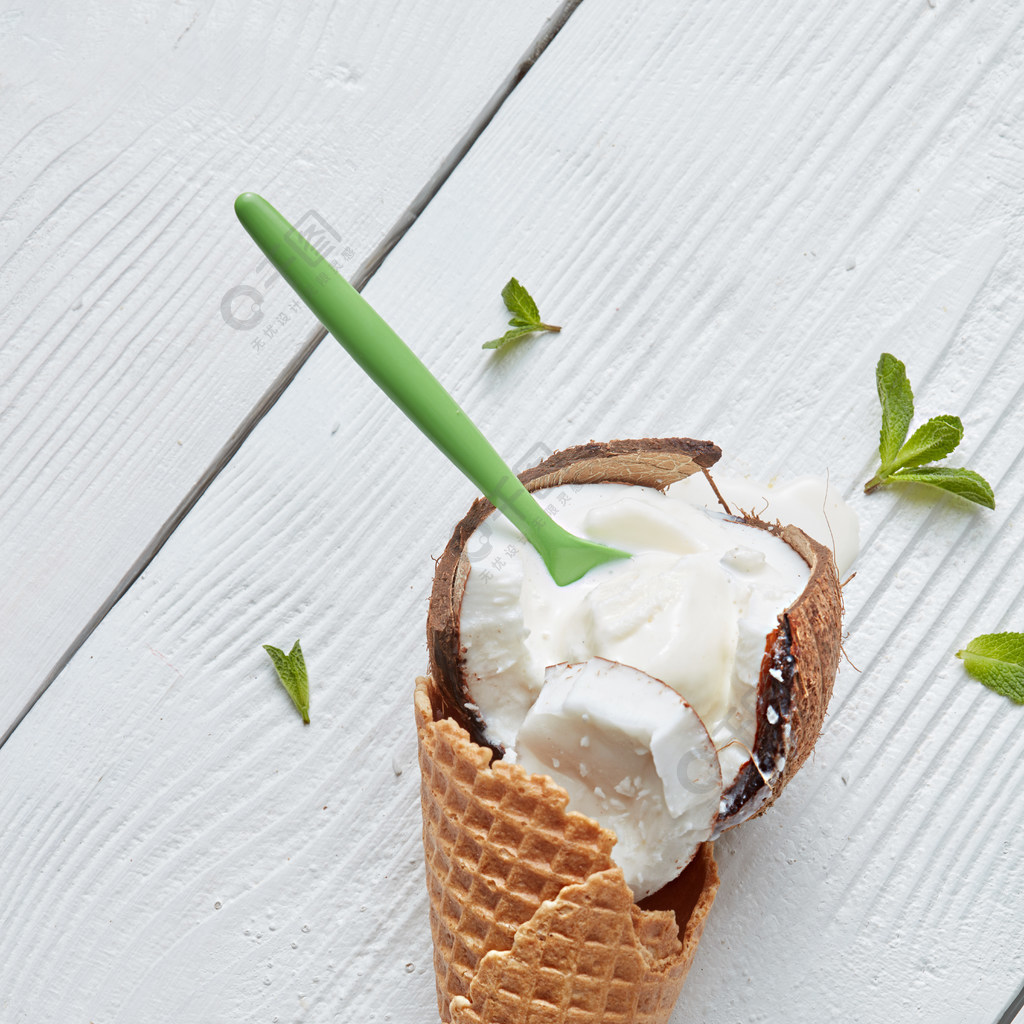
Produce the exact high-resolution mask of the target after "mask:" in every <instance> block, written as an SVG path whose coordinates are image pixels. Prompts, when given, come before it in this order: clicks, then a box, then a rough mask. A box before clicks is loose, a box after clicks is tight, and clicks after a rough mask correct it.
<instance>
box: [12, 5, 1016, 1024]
mask: <svg viewBox="0 0 1024 1024" xmlns="http://www.w3.org/2000/svg"><path fill="white" fill-rule="evenodd" d="M0 55H2V57H3V60H2V62H0V153H2V157H0V208H2V211H3V212H2V214H0V479H2V480H3V487H2V489H0V572H2V576H3V580H4V583H5V586H4V589H3V595H2V596H0V641H2V647H0V649H2V651H3V655H4V665H5V671H4V673H3V682H2V684H0V685H2V693H3V701H2V705H0V736H2V737H4V738H5V741H4V742H3V745H2V747H0V827H2V845H0V908H2V927H0V1024H22V1022H25V1024H39V1022H55V1024H56V1022H60V1024H65V1022H82V1024H84V1022H90V1021H91V1022H94V1024H113V1022H118V1024H136V1022H158V1021H174V1022H176V1024H190V1022H196V1024H199V1022H202V1024H208V1022H211V1021H238V1022H242V1021H245V1022H249V1021H254V1022H255V1021H261V1022H262V1021H265V1022H278V1021H280V1022H290V1021H302V1022H317V1024H319V1022H349V1021H351V1022H359V1024H365V1022H372V1021H376V1022H384V1021H393V1022H395V1024H408V1022H424V1024H427V1022H430V1021H434V1020H435V1019H436V1016H435V1007H434V996H433V975H432V970H431V966H430V939H429V931H428V926H427V916H426V896H425V892H424V890H423V882H422V865H421V852H420V847H419V805H418V800H417V786H418V778H417V772H416V768H415V764H414V756H415V743H414V735H413V728H412V714H411V706H410V698H411V686H412V680H413V678H414V676H415V675H417V674H418V673H420V672H421V671H422V670H423V669H424V667H425V650H424V639H423V625H424V615H425V609H426V595H427V592H428V587H429V582H430V576H431V571H432V562H431V556H436V555H437V554H439V552H440V551H441V549H442V547H443V545H444V543H445V541H446V539H447V534H448V532H449V530H450V527H451V525H452V524H453V523H454V521H455V520H456V519H457V518H458V517H459V516H460V515H461V514H462V512H463V511H464V509H465V507H466V506H468V504H469V502H470V501H471V499H472V498H473V496H474V495H473V493H472V489H471V488H470V486H469V485H468V484H467V483H466V482H465V481H464V480H463V479H461V478H460V477H459V475H458V474H457V472H456V471H455V470H454V469H453V468H452V467H451V466H449V465H448V464H447V463H446V462H444V460H443V459H442V457H441V456H440V455H438V454H437V453H436V452H434V450H433V449H432V448H430V447H429V446H428V445H427V444H426V442H424V441H422V440H421V439H420V437H419V436H418V435H417V434H416V433H415V431H414V429H413V428H412V427H411V426H410V425H409V424H408V423H407V422H406V421H405V420H404V419H403V418H402V417H401V415H400V414H399V413H398V412H397V411H395V410H394V409H393V408H391V407H390V406H389V405H388V404H387V403H386V402H385V401H384V400H383V399H382V398H381V396H380V395H379V393H378V392H377V391H376V390H375V388H374V387H373V385H371V384H370V383H369V382H368V381H367V380H366V379H364V378H362V376H361V375H360V373H359V372H358V371H357V370H356V369H355V368H354V366H353V364H352V363H351V361H350V360H349V359H348V357H347V356H346V355H345V354H344V353H343V352H342V351H341V350H340V348H339V347H338V346H337V345H336V344H334V343H333V342H332V341H331V340H330V339H328V340H327V341H323V342H322V343H318V342H319V339H320V332H319V331H318V330H317V326H316V324H315V323H313V321H312V318H311V317H310V315H309V314H308V313H307V312H305V311H304V309H303V308H301V307H299V306H298V305H297V304H296V303H295V302H293V301H292V298H291V295H290V294H289V293H288V290H287V288H286V287H285V286H284V284H283V283H282V282H281V281H280V280H279V279H278V280H275V279H274V277H273V275H272V274H271V273H270V272H269V270H268V267H267V266H266V264H263V263H261V260H260V258H259V256H258V254H257V253H256V251H255V249H254V248H253V246H252V245H251V243H249V242H248V240H247V238H246V237H245V236H244V234H243V233H242V231H241V229H240V228H239V227H238V225H237V223H236V222H235V219H234V216H233V214H232V210H231V201H232V199H233V197H234V195H235V194H236V193H237V192H239V191H242V190H244V189H247V188H252V189H256V190H258V191H261V192H262V193H264V194H265V195H266V196H268V198H270V199H271V200H272V201H274V202H276V203H277V205H279V206H280V207H281V208H282V210H283V211H284V212H285V213H286V214H288V215H289V216H291V217H292V218H293V219H295V220H302V223H303V225H304V226H305V227H307V228H308V229H310V230H315V231H317V232H318V235H319V238H320V240H321V241H322V242H326V243H329V244H331V245H332V246H333V251H332V258H334V259H335V260H336V261H337V263H338V265H339V266H340V267H341V269H342V270H343V272H345V273H346V274H347V275H348V276H349V277H351V278H352V279H353V280H355V281H356V282H357V283H358V284H360V285H365V294H366V295H367V296H368V298H369V299H370V301H371V302H372V303H373V304H374V305H375V306H376V307H377V308H378V309H379V310H380V311H381V312H382V314H383V315H384V316H385V317H386V318H387V319H389V320H390V322H391V323H392V324H393V325H394V326H395V328H396V329H397V330H398V332H399V333H400V334H401V335H402V336H403V337H405V338H407V339H408V340H409V341H410V342H411V343H412V344H413V346H414V348H415V349H416V350H417V351H418V352H419V353H420V354H421V356H422V357H423V358H424V360H425V361H426V362H427V364H428V365H429V366H431V367H432V368H433V369H434V370H435V372H436V373H437V374H438V376H439V377H440V378H441V379H442V381H443V382H445V383H446V384H447V385H448V386H449V388H450V389H451V390H452V391H453V392H454V393H455V395H456V396H457V398H458V399H459V401H461V402H462V403H463V404H464V406H465V407H466V409H467V410H468V411H469V412H470V414H471V415H472V416H473V417H474V418H476V420H477V421H478V422H479V424H480V425H481V427H482V428H483V430H484V431H485V433H487V434H488V435H489V436H490V437H491V439H492V440H493V441H494V443H495V444H496V446H497V447H498V449H499V450H501V451H502V452H504V453H506V454H507V455H508V456H509V458H510V460H512V461H520V462H522V463H524V464H528V463H530V462H535V461H537V460H538V459H539V458H541V457H542V456H543V455H545V454H546V453H547V452H548V451H550V450H551V449H553V448H558V447H564V446H566V445H568V444H572V443H578V442H581V441H585V440H587V439H589V438H610V437H630V436H644V435H671V434H683V435H689V436H693V437H708V438H711V439H713V440H715V441H716V442H717V443H719V444H720V445H721V446H722V447H723V449H724V451H725V453H726V454H725V458H724V460H723V465H724V467H725V468H726V469H728V470H730V471H732V472H741V473H742V472H752V473H756V474H760V475H762V476H772V475H774V474H780V475H794V474H797V473H804V472H816V473H825V472H828V474H829V476H830V480H831V484H832V486H834V487H835V488H836V489H838V490H840V491H841V492H842V493H843V494H844V495H845V496H846V497H847V498H848V499H849V500H850V501H851V502H852V504H853V505H854V507H855V508H856V510H857V512H858V513H859V515H860V517H861V525H862V543H863V553H862V556H861V558H860V561H859V563H858V566H857V568H858V575H857V577H856V579H855V580H854V582H853V583H851V584H850V585H849V586H848V587H847V589H846V604H847V627H848V630H849V640H848V642H847V645H846V650H847V653H848V655H849V657H850V659H851V661H852V662H853V663H854V664H855V665H857V667H858V669H859V671H854V670H853V669H852V668H851V667H850V666H849V665H844V667H843V669H842V671H841V674H840V677H839V680H838V682H837V686H836V693H835V697H834V700H833V705H832V710H831V714H830V717H829V720H828V723H827V725H826V729H825V732H824V734H823V736H822V738H821V740H820V742H819V744H818V747H817V750H816V754H815V757H814V759H813V761H812V762H809V763H808V765H807V766H806V767H805V768H804V770H803V771H802V773H801V774H800V776H799V777H798V779H797V780H796V781H795V782H794V783H793V784H792V785H791V786H790V788H789V789H788V790H787V792H786V794H785V796H784V797H783V798H782V799H781V800H780V801H779V803H778V805H777V806H776V807H774V808H773V809H772V811H771V813H770V814H768V815H767V816H765V817H764V818H761V819H759V820H757V821H756V822H754V823H751V824H749V825H747V826H745V827H744V828H742V829H741V830H739V831H737V832H734V833H729V834H728V835H727V836H725V837H724V838H723V839H722V840H721V841H720V842H719V844H718V847H717V849H718V857H719V862H720V869H721V873H722V879H723V882H722V889H721V892H720V895H719V898H718V902H717V903H716V905H715V908H714V911H713V914H712V917H711V919H710V922H709V925H708V928H707V931H706V932H705V937H704V940H703V943H702V946H701V949H700V951H699V953H698V957H697V960H696V963H695V965H694V969H693V971H692V973H691V976H690V979H689V981H688V983H687V988H686V990H685V992H684V996H683V999H682V1000H681V1002H680V1005H679V1007H678V1009H677V1010H676V1013H675V1016H674V1018H673V1020H674V1021H676V1022H678V1024H684V1022H685V1024H692V1022H693V1024H695V1022H698V1021H707V1022H729V1024H732V1022H778V1021H783V1020H786V1021H791V1022H806V1024H812V1022H813V1024H820V1022H822V1021H832V1020H842V1021H856V1022H859V1021H864V1022H868V1021H871V1022H874V1021H899V1022H914V1024H916V1022H922V1024H923V1022H928V1024H946V1022H948V1024H959V1022H978V1024H1009V1021H1011V1020H1013V1019H1014V1017H1015V1016H1016V1015H1017V1013H1018V1011H1019V1010H1020V1008H1021V1005H1022V998H1024V997H1022V994H1021V993H1022V989H1021V986H1022V983H1024V801H1022V793H1024V709H1022V708H1019V707H1017V706H1015V705H1012V704H1011V703H1010V702H1009V701H1007V700H1005V699H1004V698H1000V697H997V696H996V695H995V694H993V693H991V692H989V691H988V690H986V689H984V688H983V687H981V686H980V685H978V684H977V683H975V682H973V681H972V680H970V679H969V678H968V677H966V675H965V674H964V672H963V670H962V667H961V665H960V663H959V662H958V661H957V660H956V659H955V658H954V657H953V652H954V651H955V650H957V649H958V647H960V646H962V645H963V644H964V642H965V641H966V640H968V639H969V638H970V637H972V636H974V635H975V634H977V633H981V632H993V631H997V630H1003V629H1016V630H1021V629H1024V329H1022V323H1024V289H1022V287H1021V280H1022V276H1024V275H1022V267H1024V120H1022V115H1024V63H1022V62H1024V7H1021V5H1019V4H1017V3H1014V2H1012V0H975V2H970V0H906V2H904V0H899V2H893V0H849V2H847V0H840V2H838V3H832V4H819V3H813V2H811V0H736V2H734V3H730V4H724V3H716V2H712V0H703V2H702V0H698V2H695V3H690V4H685V5H683V4H678V3H676V2H674V0H650V2H648V3H644V4H639V3H637V4H623V3H622V2H621V0H583V2H582V3H578V2H577V0H567V2H563V3H559V2H558V0H520V2H518V3H516V4H505V3H500V2H498V0H488V2H486V3H480V2H470V0H449V2H448V3H445V4H429V3H426V2H424V0H378V2H377V3H369V2H365V0H348V2H333V0H306V2H300V0H283V2H281V3H279V4H267V3H260V2H255V3H254V2H247V3H241V2H240V0H220V2H219V3H213V2H212V0H180V2H176V3H174V4H156V3H150V2H144V0H132V2H131V3H127V4H125V5H107V4H104V3H102V2H101V0H91V2H87V3H82V4H72V3H70V2H67V0H60V2H56V0H55V2H53V3H50V4H45V5H44V4H37V3H32V4H29V3H27V2H24V0H22V2H20V3H19V2H18V0H3V2H2V3H0ZM512 274H515V275H516V276H518V277H519V278H520V279H521V280H522V281H523V282H524V283H525V284H526V285H527V286H528V287H529V288H530V289H531V290H532V291H533V292H534V293H535V295H536V296H537V298H538V300H539V301H540V302H541V308H542V312H544V313H545V314H546V315H548V316H550V317H552V318H554V319H556V320H557V321H558V322H560V323H563V324H564V326H565V329H564V331H563V332H562V334H561V335H559V336H558V337H552V338H542V339H537V340H535V341H530V342H527V343H525V344H522V345H520V346H519V347H518V348H517V349H516V350H515V351H512V352H509V353H507V354H502V355H497V356H492V355H490V354H488V353H485V352H483V351H481V349H480V342H481V341H483V340H484V339H486V338H489V337H492V336H494V335H495V334H496V333H499V332H500V330H501V329H502V324H503V322H504V317H505V314H504V310H503V309H502V307H501V304H500V300H499V298H498V295H499V291H500V288H501V286H502V284H503V283H504V281H505V280H506V279H507V278H508V277H509V276H510V275H512ZM881 351H892V352H894V353H895V354H897V355H898V356H900V358H902V359H903V360H904V361H905V362H906V363H907V366H908V369H909V372H910V376H911V379H912V381H913V382H914V384H915V391H916V395H917V400H918V410H919V415H920V418H922V419H923V418H925V417H926V416H930V415H935V414H939V413H947V412H951V413H958V414H960V415H961V416H962V418H963V420H964V423H965V426H966V428H967V433H966V438H965V441H964V443H963V445H962V446H961V449H960V450H959V451H958V452H957V456H956V458H957V459H958V460H959V461H960V462H961V463H962V462H967V463H969V464H970V465H971V466H972V467H974V468H976V469H978V470H979V471H980V472H982V473H983V474H984V475H985V476H986V477H987V478H988V479H989V480H991V481H992V483H993V485H994V487H995V490H996V495H997V499H998V508H997V510H996V511H995V512H994V513H990V512H987V511H983V510H975V509H973V508H966V507H964V506H963V505H961V504H960V503H958V502H957V501H955V500H954V499H940V500H938V501H932V500H930V499H928V498H926V497H922V496H920V495H907V494H903V495H899V494H896V493H885V492H882V493H878V494H876V495H873V496H871V497H865V496H864V495H863V494H862V493H861V491H860V487H861V485H862V483H863V481H864V480H865V479H867V477H868V476H869V475H870V474H871V472H872V471H873V468H874V466H873V456H874V452H875V438H876V436H877V429H878V411H877V401H876V399H875V395H874V382H873V368H874V364H875V361H876V360H877V357H878V354H879V353H880V352H881ZM297 636H298V637H301V638H302V642H303V647H304V649H305V651H306V656H307V661H308V663H309V666H310V673H311V680H312V724H311V725H310V726H309V727H308V728H305V727H303V726H302V724H301V721H300V720H299V718H298V716H297V715H295V713H294V712H293V710H292V709H291V706H290V704H289V703H288V698H287V696H286V695H285V694H284V692H283V690H281V689H280V687H279V686H278V685H277V683H276V681H275V679H274V677H273V674H272V670H271V668H270V665H269V662H268V661H267V659H266V656H265V654H264V652H263V651H262V650H261V644H263V643H273V644H276V645H277V646H286V645H289V646H290V644H291V643H292V641H293V640H294V639H295V638H296V637H297Z"/></svg>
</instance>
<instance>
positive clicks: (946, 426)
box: [864, 352, 996, 508]
mask: <svg viewBox="0 0 1024 1024" xmlns="http://www.w3.org/2000/svg"><path fill="white" fill-rule="evenodd" d="M875 382H876V384H877V385H878V400H879V401H880V402H881V403H882V430H881V433H880V434H879V438H878V454H879V457H880V458H881V460H882V464H881V466H880V467H879V469H878V472H877V473H876V474H875V475H874V476H873V477H872V478H871V479H870V480H869V481H868V482H867V483H866V484H865V485H864V493H865V494H870V493H871V492H872V491H875V490H877V489H878V488H879V487H881V486H882V485H883V484H890V483H898V482H899V481H901V480H903V481H906V482H910V483H918V484H930V485H931V486H932V487H938V488H940V489H941V490H943V491H949V492H950V493H952V494H958V495H959V496H960V497H961V498H966V499H967V500H968V501H973V502H976V503H977V504H978V505H984V506H985V507H986V508H995V507H996V498H995V495H994V494H993V493H992V488H991V487H990V486H989V484H988V482H987V481H986V480H985V479H984V477H981V476H979V475H978V474H977V473H975V472H974V471H973V470H970V469H951V468H948V467H945V466H932V465H925V463H930V462H933V461H935V460H938V459H944V458H945V457H946V456H947V455H949V453H950V452H952V451H953V450H954V449H955V448H956V446H957V445H958V444H959V443H960V441H961V440H962V439H963V436H964V425H963V423H961V422H960V417H959V416H933V417H932V418H931V419H930V420H928V422H927V423H925V424H924V425H923V426H920V427H918V428H917V430H915V431H914V433H913V436H912V437H911V438H910V440H909V441H907V442H906V443H904V438H906V436H907V431H908V430H909V429H910V421H911V420H912V419H913V417H914V393H913V391H912V390H911V388H910V381H909V380H908V379H907V368H906V367H905V366H904V365H903V364H902V363H901V362H900V361H899V360H898V359H897V358H896V357H895V356H892V355H890V354H889V353H888V352H883V353H882V355H881V356H880V357H879V360H878V365H877V366H876V367H875Z"/></svg>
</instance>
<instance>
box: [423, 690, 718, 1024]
mask: <svg viewBox="0 0 1024 1024" xmlns="http://www.w3.org/2000/svg"><path fill="white" fill-rule="evenodd" d="M415 707H416V727H417V734H418V738H419V759H420V770H421V798H422V805H423V847H424V853H425V857H426V873H427V891H428V894H429V897H430V926H431V932H432V934H433V941H434V970H435V974H436V979H437V1003H438V1010H439V1012H440V1015H441V1019H442V1020H443V1021H445V1022H453V1024H562V1022H564V1024H598V1022H604V1024H663V1022H665V1021H667V1020H668V1018H669V1015H670V1013H671V1011H672V1007H673V1006H674V1005H675V1002H676V1000H677V998H678V996H679V993H680V991H681V989H682V985H683V980H684V979H685V977H686V973H687V971H688V970H689V967H690V964H691V962H692V960H693V956H694V953H695V952H696V949H697V943H698V941H699V939H700V935H701V932H702V931H703V928H704V922H705V919H706V917H707V914H708V911H709V910H710V908H711V904H712V902H713V901H714V898H715V892H716V890H717V888H718V873H717V871H716V868H715V863H714V858H713V857H712V854H711V847H710V844H708V843H705V844H703V846H701V848H700V849H699V850H698V853H697V856H696V857H695V858H694V860H693V862H692V863H691V865H690V866H689V867H688V868H687V869H686V871H685V872H684V873H683V875H682V876H680V878H679V879H678V880H677V881H676V882H675V883H673V884H672V885H671V886H669V887H666V889H665V890H662V892H661V893H659V894H656V895H655V897H652V901H657V906H656V909H641V908H640V907H639V906H637V904H636V903H634V901H633V894H632V892H631V890H630V889H629V887H628V886H627V885H626V882H625V879H624V878H623V875H622V871H621V870H620V869H619V868H618V867H616V866H615V864H614V863H613V861H612V858H611V850H612V847H613V845H614V843H615V834H614V833H613V832H610V831H608V830H607V829H605V828H602V827H601V826H600V825H599V824H598V823H597V822H596V821H593V820H592V819H591V818H588V817H586V816H585V815H582V814H577V813H575V812H572V811H569V810H567V804H568V795H567V794H566V792H565V790H563V789H562V788H561V787H559V786H557V785H556V784H555V783H554V782H552V780H551V779H549V778H548V777H547V776H543V775H530V774H529V773H527V772H526V771H525V770H524V769H523V768H522V767H521V766H519V765H516V764H509V763H507V762H505V761H495V762H494V763H492V760H491V759H492V751H491V750H490V749H488V748H486V747H482V746H479V745H477V744H476V743H474V742H473V741H472V740H471V739H470V737H469V734H468V733H467V732H466V730H465V729H463V728H462V727H461V726H460V725H458V724H457V723H456V722H455V721H453V720H452V719H450V718H447V717H445V712H444V710H443V704H442V698H441V695H440V693H439V692H438V690H437V688H436V687H435V686H434V684H433V682H432V681H431V680H430V679H429V678H421V679H419V680H417V683H416V694H415Z"/></svg>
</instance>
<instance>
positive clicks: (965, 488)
mask: <svg viewBox="0 0 1024 1024" xmlns="http://www.w3.org/2000/svg"><path fill="white" fill-rule="evenodd" d="M899 480H908V481H910V482H912V483H915V484H930V485H931V486H932V487H941V488H942V490H944V491H949V492H950V493H952V494H958V495H959V496H960V497H961V498H966V499H967V500H968V501H974V502H977V504H979V505H984V506H985V507H986V508H995V507H996V496H995V494H993V493H992V488H991V487H990V486H989V483H988V481H987V480H986V479H985V478H984V477H983V476H981V475H979V474H978V473H975V472H974V471H973V470H970V469H949V468H946V467H944V466H922V467H921V468H920V469H899V470H897V471H896V472H895V473H893V474H892V476H890V477H889V481H888V482H889V483H895V482H897V481H899Z"/></svg>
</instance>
